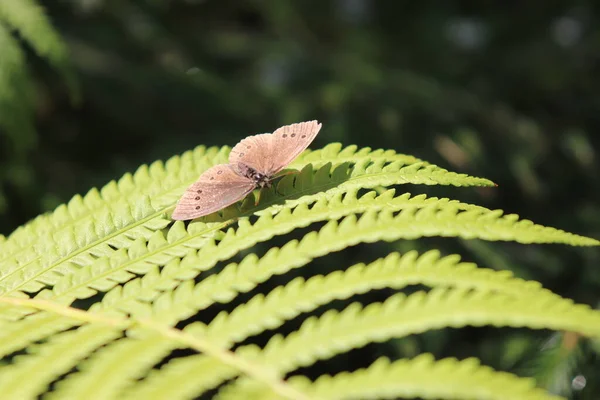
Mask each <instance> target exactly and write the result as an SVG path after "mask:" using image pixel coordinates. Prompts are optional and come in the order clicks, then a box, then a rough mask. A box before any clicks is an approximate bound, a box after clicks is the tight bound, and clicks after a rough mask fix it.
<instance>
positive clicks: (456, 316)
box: [198, 288, 600, 398]
mask: <svg viewBox="0 0 600 400" xmlns="http://www.w3.org/2000/svg"><path fill="white" fill-rule="evenodd" d="M467 325H471V326H483V325H494V326H511V327H523V326H526V327H529V328H532V329H539V328H542V327H543V328H551V329H557V330H568V331H573V332H579V333H580V334H582V335H585V336H590V337H598V336H599V335H600V313H598V312H596V311H594V310H591V309H590V307H589V306H586V305H574V304H573V303H572V302H571V301H568V300H564V299H552V300H549V299H547V298H546V299H542V300H540V299H538V298H537V297H534V296H526V297H525V296H524V297H521V298H518V299H515V298H510V297H509V296H506V295H503V294H495V293H490V292H467V291H465V290H463V289H445V288H442V289H433V290H432V291H430V292H429V293H425V292H417V293H415V294H413V295H410V296H406V295H404V294H397V295H394V296H392V297H390V298H389V299H388V300H386V301H385V302H383V303H373V304H370V305H369V306H367V307H365V308H363V307H362V306H361V305H360V304H358V303H353V304H351V305H350V306H349V307H347V308H346V309H345V310H343V311H342V312H338V311H335V310H329V311H327V312H326V313H325V314H323V315H322V316H321V317H318V318H317V317H310V318H309V319H307V320H306V321H305V322H304V323H303V324H302V326H301V327H300V329H299V330H298V331H296V332H293V333H292V334H290V335H289V336H288V337H286V338H283V337H281V336H275V337H273V338H272V339H271V340H270V341H269V343H268V344H267V345H266V346H265V348H264V349H262V350H259V349H258V348H256V347H254V346H246V347H243V348H241V349H239V350H238V351H237V352H236V353H239V354H240V355H241V356H242V357H244V358H252V357H253V356H254V357H257V361H259V362H261V363H264V364H268V365H270V366H271V368H273V369H277V371H278V372H279V374H281V375H284V374H285V373H287V372H290V371H293V370H294V369H296V368H298V367H301V366H304V365H310V364H312V363H313V362H315V361H316V360H318V359H321V358H329V357H331V356H333V355H335V354H338V353H340V352H343V351H347V350H350V349H352V348H358V347H362V346H364V345H365V344H367V343H368V342H370V341H376V342H380V341H384V340H388V339H390V338H392V337H396V338H397V337H402V336H406V335H409V334H415V333H420V332H423V331H426V330H429V329H439V328H443V327H454V328H457V327H463V326H467ZM198 358H199V359H200V358H201V356H198ZM199 362H200V361H199ZM248 384H250V385H252V384H251V381H248V380H245V379H242V380H241V381H239V382H238V383H236V384H234V385H233V386H232V387H231V388H230V389H228V390H226V391H224V392H223V393H224V395H223V396H225V395H227V396H229V394H228V393H235V394H236V395H237V394H239V392H237V390H238V388H239V390H242V391H243V390H244V389H243V388H244V387H245V385H248ZM224 398H227V397H224Z"/></svg>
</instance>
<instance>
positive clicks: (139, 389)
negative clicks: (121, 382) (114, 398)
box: [123, 356, 237, 399]
mask: <svg viewBox="0 0 600 400" xmlns="http://www.w3.org/2000/svg"><path fill="white" fill-rule="evenodd" d="M190 368H194V374H193V379H190V371H191V370H190ZM236 375H237V371H236V370H235V369H233V368H231V367H230V366H228V365H225V364H219V365H216V364H215V363H214V362H213V361H212V360H211V359H209V358H208V357H201V358H199V357H197V356H190V357H184V358H178V359H176V360H175V361H171V362H169V363H168V364H167V365H166V366H164V367H162V368H161V369H158V370H152V371H150V372H149V373H148V376H147V377H146V379H144V380H143V381H140V382H135V383H133V384H132V385H131V386H130V387H128V388H126V389H125V391H124V393H123V398H126V399H149V398H156V399H166V398H169V399H189V398H194V397H195V396H197V395H198V394H199V393H203V392H205V391H207V390H210V389H212V388H215V387H217V386H218V385H219V384H220V383H222V382H225V381H227V380H228V379H232V378H235V377H236Z"/></svg>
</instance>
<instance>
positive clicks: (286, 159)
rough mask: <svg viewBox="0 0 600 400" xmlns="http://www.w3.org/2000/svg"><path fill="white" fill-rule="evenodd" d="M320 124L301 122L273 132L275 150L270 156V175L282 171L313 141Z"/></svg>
mask: <svg viewBox="0 0 600 400" xmlns="http://www.w3.org/2000/svg"><path fill="white" fill-rule="evenodd" d="M320 129H321V124H320V123H318V122H317V121H308V122H301V123H298V124H292V125H286V126H282V127H281V128H279V129H277V130H276V131H275V132H273V134H272V135H273V147H274V148H275V149H276V150H275V151H274V153H273V154H272V155H271V157H272V160H273V169H272V170H271V171H270V175H272V174H275V173H277V172H279V171H281V170H282V169H284V168H285V167H286V166H287V165H288V164H290V163H291V162H292V161H294V160H295V159H296V157H298V156H299V155H300V153H302V152H303V151H304V150H306V148H307V147H308V146H309V145H310V144H311V143H312V141H313V140H315V137H316V136H317V133H319V130H320Z"/></svg>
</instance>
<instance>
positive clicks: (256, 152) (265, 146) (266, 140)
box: [229, 133, 276, 175]
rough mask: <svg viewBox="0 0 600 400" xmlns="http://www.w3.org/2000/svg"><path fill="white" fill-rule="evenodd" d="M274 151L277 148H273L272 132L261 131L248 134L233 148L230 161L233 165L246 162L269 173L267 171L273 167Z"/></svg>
mask: <svg viewBox="0 0 600 400" xmlns="http://www.w3.org/2000/svg"><path fill="white" fill-rule="evenodd" d="M273 151H276V150H274V149H273V135H272V134H270V133H261V134H259V135H253V136H248V137H247V138H246V139H242V141H240V142H239V143H238V144H236V145H235V147H234V148H233V149H231V153H229V163H230V164H233V165H236V164H237V163H244V164H246V165H247V166H249V167H251V168H254V169H255V170H256V171H258V172H260V173H261V174H264V175H268V174H267V172H268V171H269V170H270V169H271V168H272V162H271V161H272V160H271V157H272V156H271V154H272V153H273Z"/></svg>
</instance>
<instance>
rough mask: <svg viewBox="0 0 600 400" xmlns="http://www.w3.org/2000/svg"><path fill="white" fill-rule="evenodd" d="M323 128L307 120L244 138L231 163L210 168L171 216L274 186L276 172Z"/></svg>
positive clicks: (208, 210)
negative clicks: (272, 182) (271, 131)
mask: <svg viewBox="0 0 600 400" xmlns="http://www.w3.org/2000/svg"><path fill="white" fill-rule="evenodd" d="M320 129H321V124H320V123H318V122H317V121H308V122H301V123H298V124H292V125H286V126H282V127H281V128H279V129H276V130H275V131H274V132H273V133H261V134H258V135H253V136H248V137H247V138H245V139H243V140H241V141H240V142H239V143H238V144H237V145H235V146H234V148H233V149H231V153H230V154H229V164H219V165H215V166H213V167H211V168H209V169H207V170H206V171H204V172H203V173H202V175H200V177H199V178H198V180H197V181H196V182H194V183H193V184H192V185H191V186H190V187H188V188H187V189H186V191H185V193H184V194H183V196H181V198H180V199H179V202H178V203H177V206H176V207H175V211H173V215H172V216H171V218H173V219H175V220H189V219H194V218H198V217H202V216H204V215H208V214H212V213H213V212H216V211H219V210H221V209H223V208H225V207H227V206H229V205H231V204H233V203H235V202H237V201H239V200H241V199H243V198H244V197H246V196H247V195H248V194H249V193H250V192H252V191H253V190H254V189H256V188H257V187H260V188H263V187H271V180H272V179H273V176H274V175H275V174H276V173H278V172H279V171H281V170H282V169H284V168H285V167H286V166H287V165H288V164H289V163H291V162H292V161H294V159H295V158H296V157H298V155H300V153H302V152H303V151H304V150H305V149H306V148H307V147H308V145H310V143H311V142H312V141H313V140H314V139H315V137H316V136H317V133H319V130H320Z"/></svg>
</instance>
